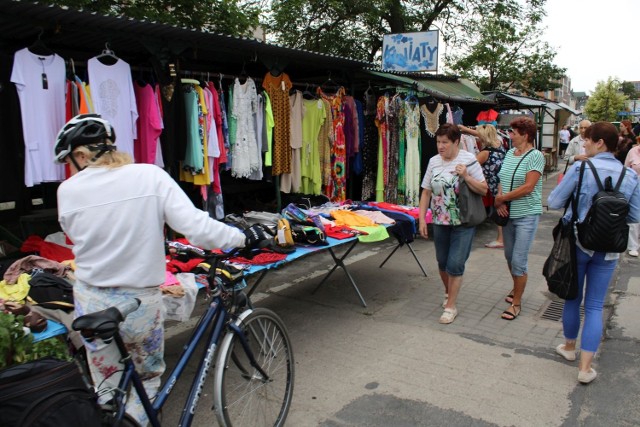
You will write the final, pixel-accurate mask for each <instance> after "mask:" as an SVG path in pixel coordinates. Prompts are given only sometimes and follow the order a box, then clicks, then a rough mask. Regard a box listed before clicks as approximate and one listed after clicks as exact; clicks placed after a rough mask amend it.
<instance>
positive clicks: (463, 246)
mask: <svg viewBox="0 0 640 427" xmlns="http://www.w3.org/2000/svg"><path fill="white" fill-rule="evenodd" d="M475 232H476V228H475V227H463V226H461V225H459V226H455V227H454V226H451V225H436V224H433V243H434V244H435V246H436V260H437V261H438V269H439V270H440V271H446V272H447V274H449V275H450V276H462V275H463V274H464V264H465V263H466V262H467V259H468V258H469V254H470V253H471V243H473V236H474V234H475Z"/></svg>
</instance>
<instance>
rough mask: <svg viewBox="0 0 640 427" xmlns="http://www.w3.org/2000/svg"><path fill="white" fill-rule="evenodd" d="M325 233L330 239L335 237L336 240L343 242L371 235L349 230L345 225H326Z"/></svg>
mask: <svg viewBox="0 0 640 427" xmlns="http://www.w3.org/2000/svg"><path fill="white" fill-rule="evenodd" d="M324 232H325V233H326V234H327V236H329V237H333V238H334V239H338V240H342V239H348V238H350V237H355V236H359V235H361V234H369V233H367V232H366V231H360V230H354V229H353V228H349V227H347V226H344V225H337V226H333V225H328V224H327V225H325V226H324Z"/></svg>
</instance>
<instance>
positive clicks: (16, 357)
mask: <svg viewBox="0 0 640 427" xmlns="http://www.w3.org/2000/svg"><path fill="white" fill-rule="evenodd" d="M23 320H24V316H14V315H13V314H10V313H3V312H0V369H4V368H6V367H9V366H12V365H16V364H20V363H25V362H29V361H32V360H36V359H40V358H43V357H46V356H52V357H55V358H57V359H60V360H70V359H71V357H70V355H69V349H68V348H67V345H66V344H65V343H64V342H62V341H61V340H60V339H58V338H55V337H54V338H49V339H46V340H43V341H39V342H36V343H34V342H33V335H31V334H26V335H25V333H24V329H23V328H22V325H23Z"/></svg>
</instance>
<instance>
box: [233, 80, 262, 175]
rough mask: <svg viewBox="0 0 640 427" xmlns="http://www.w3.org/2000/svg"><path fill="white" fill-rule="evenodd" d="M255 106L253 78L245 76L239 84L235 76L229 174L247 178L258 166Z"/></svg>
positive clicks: (255, 95) (258, 153)
mask: <svg viewBox="0 0 640 427" xmlns="http://www.w3.org/2000/svg"><path fill="white" fill-rule="evenodd" d="M257 106H258V93H257V92H256V84H255V82H254V81H253V79H251V78H247V81H246V82H245V83H244V84H240V80H238V79H237V78H236V80H235V83H234V86H233V111H232V113H231V115H232V116H233V118H234V119H236V134H235V135H236V137H235V143H234V145H233V163H232V166H231V175H232V176H234V177H236V178H248V177H249V176H251V174H252V173H253V172H256V171H257V170H258V169H259V168H260V155H261V153H260V148H259V147H258V142H257V138H256V127H255V123H256V121H255V119H256V112H257Z"/></svg>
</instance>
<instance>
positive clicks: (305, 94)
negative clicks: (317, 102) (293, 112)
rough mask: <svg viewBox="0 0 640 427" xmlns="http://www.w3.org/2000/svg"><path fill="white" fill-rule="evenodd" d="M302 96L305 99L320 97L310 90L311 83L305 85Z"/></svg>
mask: <svg viewBox="0 0 640 427" xmlns="http://www.w3.org/2000/svg"><path fill="white" fill-rule="evenodd" d="M302 97H303V98H304V99H318V97H317V96H316V95H315V94H314V93H313V92H311V91H310V90H309V83H307V84H306V85H305V88H304V92H302Z"/></svg>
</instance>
